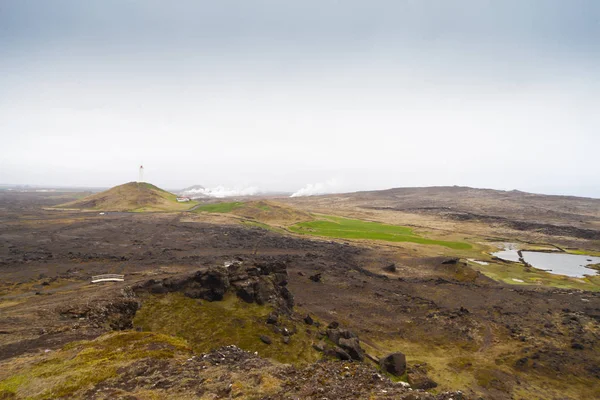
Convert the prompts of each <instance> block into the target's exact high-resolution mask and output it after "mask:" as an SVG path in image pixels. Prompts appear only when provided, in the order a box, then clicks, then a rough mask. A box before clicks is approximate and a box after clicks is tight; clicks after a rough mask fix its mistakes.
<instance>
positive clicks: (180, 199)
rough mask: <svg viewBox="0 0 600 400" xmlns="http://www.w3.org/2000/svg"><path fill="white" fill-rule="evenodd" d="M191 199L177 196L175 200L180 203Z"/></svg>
mask: <svg viewBox="0 0 600 400" xmlns="http://www.w3.org/2000/svg"><path fill="white" fill-rule="evenodd" d="M190 200H191V199H190V198H189V197H178V198H177V201H178V202H180V203H186V202H188V201H190Z"/></svg>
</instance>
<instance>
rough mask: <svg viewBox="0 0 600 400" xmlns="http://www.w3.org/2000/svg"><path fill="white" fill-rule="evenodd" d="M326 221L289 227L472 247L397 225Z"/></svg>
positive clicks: (313, 232) (302, 231) (330, 234)
mask: <svg viewBox="0 0 600 400" xmlns="http://www.w3.org/2000/svg"><path fill="white" fill-rule="evenodd" d="M325 218H327V219H326V220H317V221H310V222H300V223H298V224H295V225H292V226H290V227H289V230H290V231H292V232H295V233H299V234H303V235H314V236H327V237H335V238H340V239H371V240H384V241H388V242H411V243H419V244H429V245H438V246H444V247H448V248H451V249H456V250H466V249H470V248H471V247H472V246H471V245H470V244H468V243H464V242H450V241H443V240H433V239H426V238H423V237H421V236H418V235H417V234H415V233H414V232H413V230H412V229H411V228H408V227H405V226H397V225H386V224H382V223H379V222H369V221H361V220H356V219H348V218H341V217H331V216H327V217H325Z"/></svg>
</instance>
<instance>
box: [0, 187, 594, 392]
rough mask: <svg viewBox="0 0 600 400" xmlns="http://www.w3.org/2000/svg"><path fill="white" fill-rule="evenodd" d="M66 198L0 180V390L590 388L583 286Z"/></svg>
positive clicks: (409, 251)
mask: <svg viewBox="0 0 600 400" xmlns="http://www.w3.org/2000/svg"><path fill="white" fill-rule="evenodd" d="M65 197H68V195H55V194H53V195H52V196H49V195H41V194H35V193H34V194H11V195H6V194H5V195H2V196H0V210H1V211H2V213H1V214H0V224H1V226H2V229H1V230H0V240H1V243H2V246H0V398H48V399H50V398H106V399H108V398H111V399H112V398H122V399H134V398H139V399H146V398H168V397H170V398H207V399H208V398H213V399H217V398H265V399H269V398H271V399H294V398H298V399H304V398H313V399H322V398H328V399H337V398H400V399H450V398H452V399H461V398H463V399H479V398H483V399H591V398H597V397H599V396H600V385H599V383H600V369H599V367H598V366H599V365H600V356H599V354H600V351H599V350H600V347H599V343H600V341H599V340H600V295H599V294H598V292H594V291H582V290H576V289H571V288H568V287H563V288H561V287H548V286H543V285H539V286H535V285H531V286H514V285H509V284H506V283H503V282H499V281H496V280H493V279H490V278H489V277H487V276H486V275H485V274H483V273H481V272H480V271H478V270H476V269H474V268H472V266H471V264H469V263H468V262H467V261H466V260H465V259H463V258H461V257H459V256H456V255H455V254H452V255H435V254H431V252H430V251H429V250H428V249H429V248H426V249H425V250H420V249H421V247H418V246H417V247H415V246H412V245H411V246H410V247H398V246H390V245H388V244H385V243H375V242H368V243H366V242H351V241H343V240H331V239H327V240H324V239H319V238H306V237H299V236H294V235H290V234H282V233H279V232H274V231H270V230H267V229H262V228H256V227H252V226H250V227H249V226H244V225H240V224H237V223H236V221H235V220H230V219H229V220H228V219H223V218H221V217H214V216H205V215H196V214H191V213H158V214H139V213H108V214H105V215H100V214H99V213H98V212H94V213H85V212H74V211H50V210H44V209H43V208H44V207H47V206H51V205H54V204H59V203H64V202H65V201H67V200H68V198H65ZM586 229H587V228H586ZM565 240H570V239H568V238H567V239H565ZM579 240H582V239H581V238H575V239H573V241H574V242H578V241H579ZM589 243H592V244H591V245H590V246H593V242H589ZM415 249H416V251H415ZM103 273H118V274H124V275H125V281H124V282H111V283H104V284H91V283H90V278H91V277H92V276H93V275H97V274H103ZM388 356H391V357H388Z"/></svg>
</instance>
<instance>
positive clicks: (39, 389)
mask: <svg viewBox="0 0 600 400" xmlns="http://www.w3.org/2000/svg"><path fill="white" fill-rule="evenodd" d="M190 350H191V349H190V347H189V346H188V345H187V343H186V342H185V341H184V340H183V339H181V338H175V337H171V336H167V335H162V334H157V333H150V332H133V331H128V332H119V333H112V334H108V335H105V336H102V337H100V338H98V339H96V340H92V341H85V342H74V343H71V344H69V345H67V346H65V347H64V348H63V349H61V350H58V351H54V352H51V353H48V355H46V356H44V358H43V359H42V360H41V361H38V362H35V363H33V364H32V365H29V366H28V367H25V368H23V369H20V370H18V371H17V372H16V373H15V374H13V375H11V376H10V377H8V378H6V379H4V380H3V381H0V399H2V398H6V399H10V398H12V397H17V398H28V399H55V398H61V397H70V396H71V395H72V394H73V393H75V392H78V391H81V390H85V389H86V388H91V387H93V386H94V385H95V384H97V383H99V382H102V381H104V380H106V379H109V378H111V377H114V376H116V375H117V370H118V369H119V368H120V367H123V366H126V365H128V364H130V363H132V362H134V361H135V360H139V359H142V358H155V359H157V358H158V359H161V358H173V357H175V356H177V355H179V354H189V353H190Z"/></svg>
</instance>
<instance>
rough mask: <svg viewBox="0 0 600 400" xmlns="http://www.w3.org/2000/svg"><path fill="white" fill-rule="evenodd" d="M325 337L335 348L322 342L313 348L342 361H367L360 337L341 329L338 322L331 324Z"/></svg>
mask: <svg viewBox="0 0 600 400" xmlns="http://www.w3.org/2000/svg"><path fill="white" fill-rule="evenodd" d="M323 336H326V337H327V339H329V340H330V341H331V342H333V343H334V344H335V346H333V347H332V346H328V345H326V344H325V343H324V342H321V343H319V344H317V345H315V346H313V347H314V348H315V349H316V350H318V351H322V352H324V353H325V354H327V355H330V356H333V357H337V358H339V359H340V360H356V361H363V360H364V359H365V353H364V350H363V349H362V348H361V347H360V341H359V339H358V336H357V335H356V334H355V333H354V332H351V331H349V330H347V329H341V328H340V327H339V324H338V323H337V322H332V323H331V324H329V326H328V327H327V331H325V333H324V334H323Z"/></svg>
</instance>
